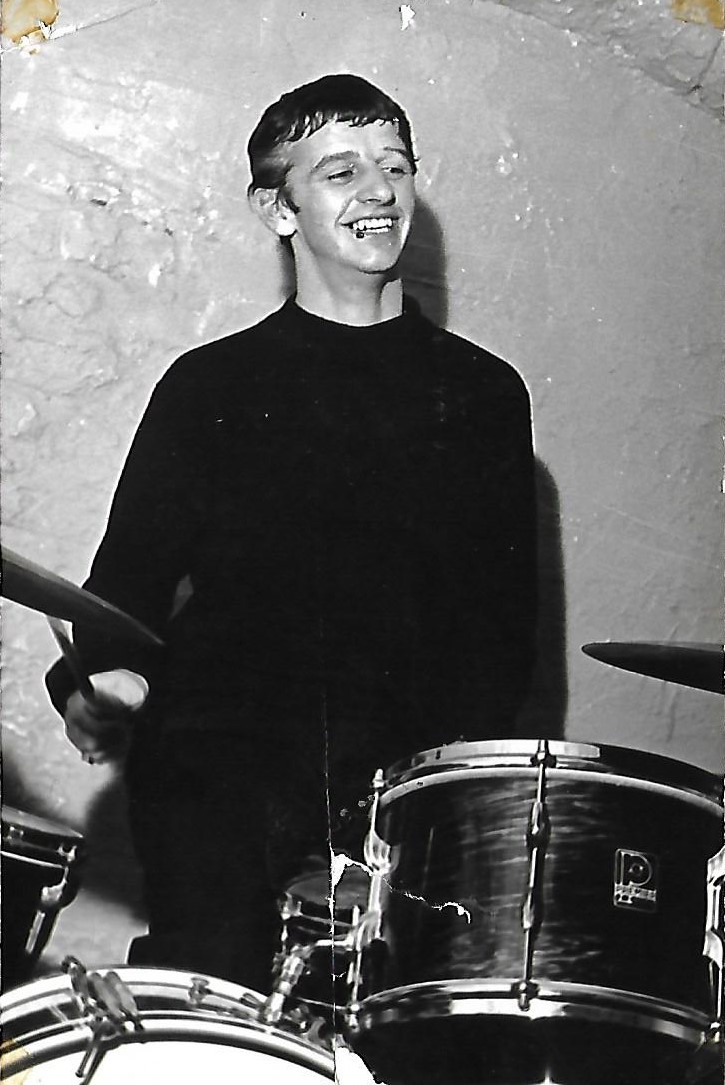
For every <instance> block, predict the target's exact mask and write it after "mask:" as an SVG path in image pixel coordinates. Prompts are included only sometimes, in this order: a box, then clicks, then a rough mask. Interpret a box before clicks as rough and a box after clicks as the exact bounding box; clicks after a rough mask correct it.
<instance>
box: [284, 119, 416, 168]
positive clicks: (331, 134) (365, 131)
mask: <svg viewBox="0 0 725 1085" xmlns="http://www.w3.org/2000/svg"><path fill="white" fill-rule="evenodd" d="M285 151H286V158H287V162H288V168H289V169H297V170H304V171H307V172H310V171H312V170H314V169H315V167H316V166H317V165H318V164H319V163H320V162H322V161H323V160H324V159H326V158H328V157H329V156H330V155H345V154H350V155H357V156H370V157H372V158H380V157H382V156H383V155H386V154H391V153H393V154H395V153H399V154H402V155H404V156H405V157H406V158H407V157H408V152H407V151H406V148H405V144H404V143H403V141H402V139H401V138H400V136H399V135H398V132H397V129H396V127H395V125H394V124H393V122H392V121H382V122H381V121H371V122H370V123H369V124H361V125H355V124H352V123H351V122H350V121H328V122H327V123H326V124H323V126H322V127H321V128H318V129H317V131H316V132H313V133H312V135H311V136H303V137H302V139H298V140H296V141H295V142H294V143H287V144H285Z"/></svg>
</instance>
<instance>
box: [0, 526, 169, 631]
mask: <svg viewBox="0 0 725 1085" xmlns="http://www.w3.org/2000/svg"><path fill="white" fill-rule="evenodd" d="M1 560H2V583H0V594H2V595H3V596H5V598H6V599H12V600H13V602H14V603H20V604H21V605H22V606H25V607H30V609H31V610H37V611H40V613H41V614H50V615H51V616H52V617H54V618H64V619H66V621H71V622H79V623H81V624H82V625H84V626H90V627H91V628H93V629H95V630H97V631H99V632H103V633H107V634H108V635H109V636H116V637H119V638H124V639H125V640H133V641H136V642H140V643H143V644H154V645H156V646H159V647H160V646H162V645H163V643H164V642H163V641H162V640H161V639H160V638H159V637H157V636H156V634H155V633H152V631H151V630H150V629H148V628H147V627H146V626H145V625H142V624H141V622H138V621H136V619H135V618H132V617H131V616H130V615H129V614H125V613H124V612H123V611H122V610H119V609H118V607H114V606H113V605H112V604H111V603H107V602H106V601H105V599H101V598H100V596H98V595H93V594H92V593H91V592H89V591H86V590H85V589H84V588H78V587H76V585H75V584H72V583H71V581H70V580H65V579H64V578H63V577H62V576H56V574H55V573H51V572H49V571H48V570H47V569H43V568H42V567H41V566H40V565H36V564H35V562H33V561H28V559H27V558H23V557H21V556H20V554H16V553H14V552H13V551H12V550H8V549H7V548H6V547H3V549H2V556H1Z"/></svg>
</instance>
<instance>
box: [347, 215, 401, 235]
mask: <svg viewBox="0 0 725 1085" xmlns="http://www.w3.org/2000/svg"><path fill="white" fill-rule="evenodd" d="M392 227H393V220H392V219H391V218H376V219H358V221H357V222H351V223H350V229H351V230H354V231H355V233H369V232H370V231H371V230H391V229H392Z"/></svg>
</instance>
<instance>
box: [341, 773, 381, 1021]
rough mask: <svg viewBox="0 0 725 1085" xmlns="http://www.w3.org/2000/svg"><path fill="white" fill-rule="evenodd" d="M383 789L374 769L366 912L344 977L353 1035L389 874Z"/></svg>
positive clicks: (355, 934)
mask: <svg viewBox="0 0 725 1085" xmlns="http://www.w3.org/2000/svg"><path fill="white" fill-rule="evenodd" d="M384 787H385V774H384V772H383V770H382V769H377V770H376V771H375V774H374V776H373V779H372V788H373V801H372V804H371V806H370V814H369V817H370V828H369V830H368V833H367V835H366V837H365V843H364V845H363V855H364V858H365V863H366V866H367V868H368V871H369V873H370V890H369V893H368V902H367V909H366V911H365V914H364V915H363V916H362V917H358V922H357V923H356V925H355V929H354V930H353V938H352V955H351V958H350V966H349V968H348V973H347V985H348V990H349V997H348V1004H347V1008H346V1016H345V1021H346V1026H347V1028H348V1029H349V1030H350V1031H351V1032H354V1031H355V1030H356V1029H357V1027H358V1024H359V1022H358V1012H359V1009H360V1003H359V996H360V985H361V982H362V958H363V953H364V951H365V949H366V948H367V947H368V946H369V945H370V944H371V943H372V942H374V941H375V940H376V939H378V938H379V937H380V899H381V893H382V887H383V881H384V879H385V878H386V877H387V875H388V874H389V873H390V854H391V852H390V847H389V846H388V844H387V843H386V842H385V840H383V838H382V837H381V836H380V835H379V833H378V831H377V821H378V810H379V806H380V796H381V794H382V791H383V788H384Z"/></svg>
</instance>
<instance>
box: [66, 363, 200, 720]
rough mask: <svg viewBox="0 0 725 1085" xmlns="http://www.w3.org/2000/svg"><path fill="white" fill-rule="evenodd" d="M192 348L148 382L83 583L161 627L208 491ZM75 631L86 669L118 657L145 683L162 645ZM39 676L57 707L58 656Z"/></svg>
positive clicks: (190, 555)
mask: <svg viewBox="0 0 725 1085" xmlns="http://www.w3.org/2000/svg"><path fill="white" fill-rule="evenodd" d="M191 359H192V356H186V357H185V358H182V359H180V360H179V361H177V362H176V363H175V365H174V366H172V367H171V369H170V370H169V371H168V372H167V373H166V375H165V376H164V377H163V378H162V380H161V381H160V382H159V384H158V385H157V386H156V389H155V390H154V392H153V395H152V397H151V400H150V402H149V404H148V407H147V409H146V411H145V413H144V416H143V418H142V420H141V423H140V425H139V427H138V430H137V431H136V434H135V437H134V439H133V442H132V444H131V448H130V450H129V453H128V457H127V459H126V463H125V465H124V468H123V471H122V473H121V476H120V479H119V482H118V485H117V488H116V492H115V495H114V498H113V502H112V505H111V510H110V515H109V518H108V524H107V527H106V531H105V534H104V536H103V539H102V541H101V544H100V546H99V548H98V551H97V553H96V556H95V558H94V561H93V564H92V568H91V573H90V576H89V578H88V580H87V581H86V582H85V584H84V587H85V588H87V589H88V590H89V591H91V592H93V593H94V594H96V595H99V596H100V597H101V598H103V599H105V600H107V601H108V602H109V603H113V604H114V605H115V606H117V607H120V609H121V610H123V611H125V612H126V613H127V614H130V615H131V616H132V617H134V618H136V619H137V620H139V621H141V622H143V623H144V624H145V625H147V626H149V627H150V628H151V629H152V630H153V631H154V632H156V633H158V634H159V636H161V638H163V637H164V635H165V630H166V626H167V622H168V620H169V617H170V614H171V610H172V605H173V602H174V598H175V593H176V590H177V587H178V585H179V582H180V581H181V580H182V578H183V577H184V576H185V575H187V574H190V573H191V571H192V569H193V563H194V552H195V548H196V545H197V543H198V539H199V536H200V532H201V531H202V528H203V523H204V499H205V494H206V493H207V487H206V486H205V473H206V469H207V465H208V461H209V457H208V455H207V450H206V448H205V440H206V435H207V433H208V427H207V426H206V424H205V410H204V398H203V386H201V385H200V382H199V381H197V380H195V378H194V374H195V372H196V368H195V367H194V365H193V363H192V360H191ZM74 640H75V643H76V646H77V648H78V650H79V652H80V654H81V658H82V661H83V664H84V667H85V668H86V670H87V671H88V672H89V673H91V674H92V673H95V672H98V671H102V670H112V669H115V668H117V667H125V668H127V669H129V670H133V671H136V672H138V673H140V674H143V675H144V676H145V677H146V678H147V679H148V680H149V682H150V683H151V685H152V686H153V679H154V674H155V673H156V671H157V668H158V667H159V666H160V664H161V662H162V657H163V652H162V651H160V650H159V649H155V648H153V647H152V648H147V647H144V646H140V645H137V644H135V643H133V642H131V641H128V640H126V639H124V640H121V639H118V638H116V637H115V636H113V635H111V634H106V633H99V632H98V630H96V629H93V628H91V627H90V626H85V625H81V624H76V626H75V627H74ZM46 685H47V688H48V692H49V694H50V697H51V701H52V702H53V704H54V705H55V707H56V708H57V709H58V710H59V711H60V712H61V713H62V712H63V711H64V709H65V703H66V701H67V699H68V697H69V696H70V693H71V692H72V691H73V689H74V688H75V684H74V682H73V680H72V678H71V676H70V674H69V672H68V670H67V668H66V666H65V664H64V662H63V661H62V660H59V661H58V662H57V663H56V664H55V665H54V666H53V667H52V668H51V670H50V671H49V672H48V675H47V676H46Z"/></svg>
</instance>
